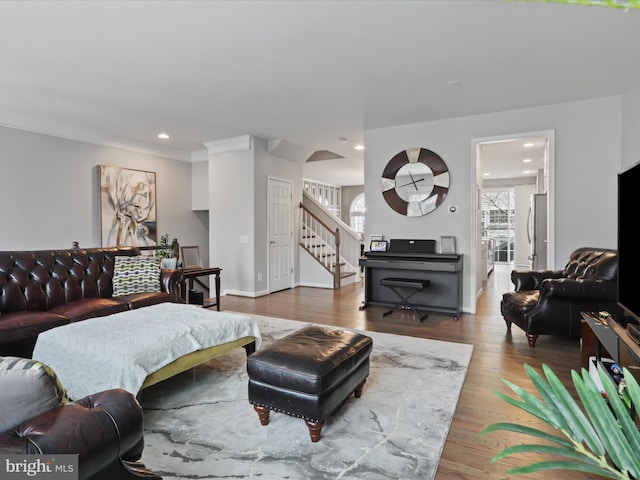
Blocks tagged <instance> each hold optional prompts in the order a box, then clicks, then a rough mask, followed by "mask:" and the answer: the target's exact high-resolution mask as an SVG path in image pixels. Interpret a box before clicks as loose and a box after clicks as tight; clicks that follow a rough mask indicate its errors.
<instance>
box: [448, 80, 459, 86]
mask: <svg viewBox="0 0 640 480" xmlns="http://www.w3.org/2000/svg"><path fill="white" fill-rule="evenodd" d="M447 85H448V86H450V87H459V86H460V85H462V82H461V81H460V80H450V81H448V82H447Z"/></svg>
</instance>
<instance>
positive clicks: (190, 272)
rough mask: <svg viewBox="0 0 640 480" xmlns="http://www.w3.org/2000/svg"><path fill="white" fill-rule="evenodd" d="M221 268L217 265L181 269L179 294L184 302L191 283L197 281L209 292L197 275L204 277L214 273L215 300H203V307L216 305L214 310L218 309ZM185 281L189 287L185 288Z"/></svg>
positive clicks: (186, 299)
mask: <svg viewBox="0 0 640 480" xmlns="http://www.w3.org/2000/svg"><path fill="white" fill-rule="evenodd" d="M221 271H222V269H221V268H218V267H209V268H189V269H187V270H183V271H182V276H183V278H184V281H183V282H182V285H181V288H180V295H181V296H182V299H183V300H184V301H185V302H188V298H187V290H191V289H193V284H194V283H197V284H198V285H200V286H201V287H202V288H204V289H205V290H206V291H207V295H208V294H209V287H207V285H206V284H205V283H204V282H202V281H201V280H200V279H199V278H198V277H206V276H208V275H215V276H216V278H215V289H216V301H215V303H213V302H205V304H204V306H205V307H213V306H215V307H216V310H218V311H220V272H221ZM186 283H188V284H189V288H187V286H186Z"/></svg>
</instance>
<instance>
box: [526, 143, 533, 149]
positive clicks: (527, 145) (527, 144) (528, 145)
mask: <svg viewBox="0 0 640 480" xmlns="http://www.w3.org/2000/svg"><path fill="white" fill-rule="evenodd" d="M524 146H525V147H527V148H530V147H533V143H531V142H527V143H525V144H524Z"/></svg>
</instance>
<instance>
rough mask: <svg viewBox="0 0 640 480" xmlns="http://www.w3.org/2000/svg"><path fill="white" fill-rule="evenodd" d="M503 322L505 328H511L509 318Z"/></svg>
mask: <svg viewBox="0 0 640 480" xmlns="http://www.w3.org/2000/svg"><path fill="white" fill-rule="evenodd" d="M504 323H506V324H507V330H511V323H512V322H510V321H509V320H505V321H504Z"/></svg>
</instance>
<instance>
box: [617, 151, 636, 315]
mask: <svg viewBox="0 0 640 480" xmlns="http://www.w3.org/2000/svg"><path fill="white" fill-rule="evenodd" d="M639 192H640V162H638V163H636V164H635V165H632V166H631V167H629V168H627V169H626V170H623V171H622V172H620V173H619V174H618V304H619V305H620V307H621V308H622V309H623V310H624V312H625V315H628V316H631V317H632V318H634V319H635V320H636V321H637V320H638V319H640V282H639V281H638V275H639V272H640V250H639V249H638V237H637V230H638V220H640V202H639V201H638V193H639Z"/></svg>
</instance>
